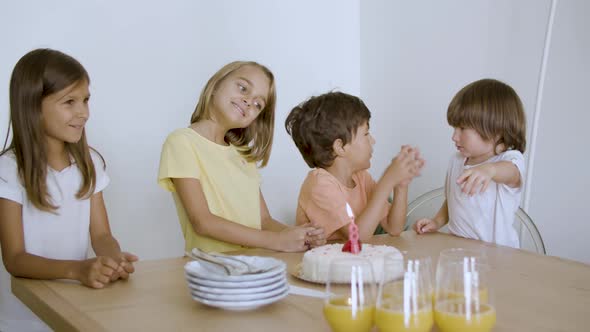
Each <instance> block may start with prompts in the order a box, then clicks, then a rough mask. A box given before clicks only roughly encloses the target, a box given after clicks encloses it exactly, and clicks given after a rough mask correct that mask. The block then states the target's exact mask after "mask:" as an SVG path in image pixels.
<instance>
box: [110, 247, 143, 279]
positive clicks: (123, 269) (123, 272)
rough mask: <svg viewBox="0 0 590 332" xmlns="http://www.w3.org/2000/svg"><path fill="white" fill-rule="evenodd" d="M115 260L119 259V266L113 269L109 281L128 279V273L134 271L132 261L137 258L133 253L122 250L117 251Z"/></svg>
mask: <svg viewBox="0 0 590 332" xmlns="http://www.w3.org/2000/svg"><path fill="white" fill-rule="evenodd" d="M117 260H118V261H119V266H118V268H117V271H115V273H113V275H112V276H111V281H115V280H117V279H125V280H127V279H129V275H130V274H131V273H133V272H135V267H134V266H133V262H137V261H138V260H139V258H138V257H137V256H135V255H133V254H130V253H128V252H124V251H122V252H120V253H119V255H118V257H117Z"/></svg>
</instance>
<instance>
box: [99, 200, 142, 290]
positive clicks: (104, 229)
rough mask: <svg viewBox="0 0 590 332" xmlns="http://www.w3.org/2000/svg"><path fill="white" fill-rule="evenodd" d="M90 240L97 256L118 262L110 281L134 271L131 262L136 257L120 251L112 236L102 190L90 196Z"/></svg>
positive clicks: (127, 276) (126, 276) (124, 276)
mask: <svg viewBox="0 0 590 332" xmlns="http://www.w3.org/2000/svg"><path fill="white" fill-rule="evenodd" d="M90 240H91V243H92V249H93V250H94V253H96V256H97V257H100V256H106V257H110V258H112V259H114V260H115V261H116V262H117V263H118V264H119V268H118V269H117V271H116V272H115V273H113V275H112V276H111V281H114V280H117V279H119V278H122V279H127V278H129V274H130V273H133V272H134V271H135V268H134V267H133V262H136V261H137V259H138V258H137V256H135V255H133V254H130V253H127V252H122V251H121V247H119V242H117V240H116V239H115V238H114V237H113V235H112V233H111V228H110V226H109V219H108V215H107V210H106V207H105V204H104V199H103V197H102V192H98V193H96V194H94V195H92V197H91V198H90Z"/></svg>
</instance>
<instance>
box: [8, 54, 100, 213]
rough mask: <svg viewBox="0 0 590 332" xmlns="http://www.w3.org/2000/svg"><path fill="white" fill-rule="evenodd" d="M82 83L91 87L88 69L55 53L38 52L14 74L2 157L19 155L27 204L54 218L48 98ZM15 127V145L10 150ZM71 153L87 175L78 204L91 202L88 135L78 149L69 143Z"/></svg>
mask: <svg viewBox="0 0 590 332" xmlns="http://www.w3.org/2000/svg"><path fill="white" fill-rule="evenodd" d="M82 81H86V82H88V83H90V78H89V77H88V73H87V72H86V70H85V69H84V67H83V66H82V65H81V64H80V63H79V62H78V61H77V60H76V59H74V58H72V57H71V56H69V55H67V54H64V53H62V52H59V51H56V50H52V49H36V50H33V51H31V52H29V53H27V54H25V55H24V56H23V57H22V58H20V60H19V61H18V62H17V63H16V65H15V67H14V70H13V71H12V77H11V78H10V93H9V94H10V125H9V128H8V132H7V133H6V140H5V141H4V149H3V151H2V153H0V155H3V154H5V153H6V152H7V151H13V153H14V155H15V157H16V163H17V167H18V174H19V178H20V181H21V182H22V184H23V187H24V188H25V189H26V191H27V198H28V199H29V201H31V203H33V205H34V206H35V207H36V208H38V209H39V210H43V211H48V212H53V211H54V210H56V209H57V208H58V207H57V206H56V205H54V204H53V203H52V202H51V197H50V195H49V193H48V191H47V181H46V180H47V179H46V178H47V147H46V142H45V130H44V128H43V124H42V113H41V103H42V101H43V98H45V97H47V96H49V95H51V94H54V93H56V92H59V91H61V90H63V89H65V88H66V87H68V86H70V85H72V84H74V83H77V82H82ZM11 127H12V132H13V134H12V140H11V142H10V144H9V145H8V147H7V146H6V143H7V142H8V138H9V134H10V128H11ZM65 147H66V151H68V153H69V154H70V155H71V156H72V158H74V160H75V161H76V165H77V167H78V169H79V170H80V172H81V173H82V179H83V180H82V184H81V186H80V189H79V190H78V192H77V193H76V198H78V199H87V198H89V197H90V196H91V195H92V193H93V192H94V188H95V185H96V172H95V168H94V163H93V162H92V158H91V156H90V150H89V147H88V144H87V142H86V131H85V130H84V131H83V132H82V138H81V139H80V140H79V141H78V142H77V143H67V142H66V143H65ZM101 158H102V156H101ZM103 162H104V160H103Z"/></svg>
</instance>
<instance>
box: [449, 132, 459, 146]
mask: <svg viewBox="0 0 590 332" xmlns="http://www.w3.org/2000/svg"><path fill="white" fill-rule="evenodd" d="M451 140H452V141H453V142H455V143H456V142H457V141H458V140H459V134H458V133H457V129H453V135H452V136H451Z"/></svg>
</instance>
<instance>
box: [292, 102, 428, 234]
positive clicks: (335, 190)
mask: <svg viewBox="0 0 590 332" xmlns="http://www.w3.org/2000/svg"><path fill="white" fill-rule="evenodd" d="M370 118H371V112H370V111H369V110H368V108H367V107H366V106H365V104H364V103H363V101H362V100H361V99H360V98H358V97H355V96H351V95H348V94H345V93H342V92H330V93H326V94H323V95H320V96H316V97H312V98H310V99H309V100H307V101H305V102H303V103H301V104H300V105H299V106H296V107H295V108H293V110H292V111H291V112H290V114H289V115H288V117H287V119H286V121H285V128H286V129H287V132H288V133H289V135H291V137H292V138H293V141H294V142H295V145H296V146H297V148H298V149H299V151H300V152H301V154H302V156H303V159H305V162H306V163H307V165H309V167H313V168H314V169H313V170H311V171H310V172H309V173H308V175H307V177H306V179H305V181H304V182H303V185H302V186H301V191H300V193H299V200H298V204H297V216H296V224H298V225H302V224H306V223H308V222H310V221H311V222H314V223H315V224H316V225H319V226H322V227H323V228H324V232H325V235H326V237H327V238H328V239H330V240H333V239H347V238H348V224H349V222H350V220H351V218H350V217H349V216H348V214H347V212H346V204H349V205H350V207H351V208H352V210H353V212H354V215H355V222H356V224H357V226H358V231H359V239H360V240H361V241H364V240H367V239H368V238H370V237H371V236H372V235H373V233H374V232H375V229H376V228H377V227H378V226H379V225H381V226H382V227H383V229H384V230H385V231H386V232H387V233H389V234H390V235H394V236H397V235H399V234H400V233H401V231H402V230H403V227H404V225H405V220H406V208H407V195H408V189H407V186H408V184H409V183H410V181H411V180H412V179H413V178H414V177H415V176H417V175H419V173H420V170H421V169H422V167H423V165H424V160H423V159H422V158H420V155H419V152H418V150H417V149H415V148H411V147H409V146H402V149H401V151H400V152H399V153H398V155H397V156H396V157H395V158H393V160H392V161H391V163H390V164H389V166H388V167H387V169H386V170H385V172H384V173H383V175H382V176H381V178H380V179H379V181H377V182H375V181H374V180H373V178H372V177H371V175H370V174H369V172H367V169H368V168H369V167H370V166H371V156H372V153H373V144H375V139H374V138H373V136H371V134H370V133H369V119H370ZM392 190H393V191H394V196H393V202H392V204H390V203H389V202H388V197H389V194H390V193H391V191H392Z"/></svg>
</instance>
